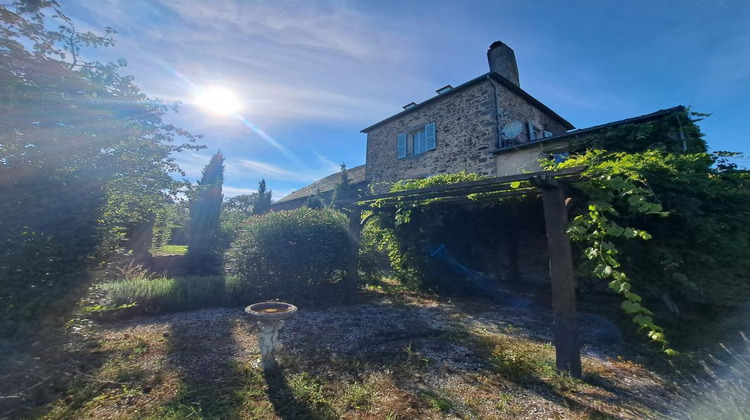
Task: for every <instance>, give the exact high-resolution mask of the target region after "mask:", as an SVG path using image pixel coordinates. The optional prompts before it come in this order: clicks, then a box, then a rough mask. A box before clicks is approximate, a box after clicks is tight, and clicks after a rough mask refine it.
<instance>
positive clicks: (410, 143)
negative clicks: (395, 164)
mask: <svg viewBox="0 0 750 420" xmlns="http://www.w3.org/2000/svg"><path fill="white" fill-rule="evenodd" d="M428 150H435V123H429V124H426V125H424V126H421V127H417V128H415V129H414V130H411V131H409V132H408V133H400V134H399V135H398V142H397V146H396V151H397V153H396V156H397V157H398V158H399V159H403V158H405V157H406V156H414V155H421V154H422V153H425V152H426V151H428Z"/></svg>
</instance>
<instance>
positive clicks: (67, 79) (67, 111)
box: [0, 0, 196, 317]
mask: <svg viewBox="0 0 750 420" xmlns="http://www.w3.org/2000/svg"><path fill="white" fill-rule="evenodd" d="M49 28H56V29H54V30H49ZM114 34H115V32H114V31H113V30H112V29H111V28H106V29H105V33H104V35H97V34H94V33H92V32H78V31H77V29H76V26H75V23H74V22H73V21H72V20H70V19H69V18H68V17H66V16H65V14H64V13H63V12H62V11H61V10H60V7H59V5H58V3H57V2H54V1H46V0H41V1H35V2H16V3H13V4H11V5H0V80H1V82H0V97H1V98H3V100H2V104H1V105H0V196H1V198H2V205H0V212H1V213H0V220H2V223H3V226H2V229H0V230H2V232H1V233H0V278H2V279H3V287H2V292H0V311H2V312H4V313H5V312H8V314H9V315H10V316H13V317H15V316H18V315H19V314H20V312H18V308H19V305H26V306H34V307H35V308H36V309H35V311H36V312H35V311H31V312H34V313H37V314H38V313H42V312H44V311H45V310H46V309H47V308H48V307H49V306H48V305H47V303H50V302H60V303H62V301H61V298H62V296H63V294H64V292H67V291H71V290H73V289H74V287H73V286H75V285H76V282H77V281H80V277H79V278H78V279H77V278H76V276H75V275H73V273H75V272H76V271H78V270H80V269H81V268H82V267H83V266H84V265H85V264H84V263H86V262H87V261H90V258H92V257H93V256H94V254H96V253H97V252H99V251H104V250H105V248H106V247H110V246H112V247H113V246H116V245H117V241H118V240H119V239H120V238H121V237H122V234H123V233H126V232H128V231H129V230H132V229H133V228H135V227H138V226H141V225H142V224H143V223H144V222H147V221H150V220H151V218H152V217H153V216H152V214H153V211H154V210H155V209H156V208H158V207H160V206H161V205H163V203H164V199H165V197H166V196H167V195H168V194H169V193H170V192H175V191H176V190H177V189H179V188H180V185H181V184H180V183H177V182H175V181H173V180H172V178H171V177H170V176H169V173H170V172H180V171H179V168H178V167H177V165H176V164H175V163H174V160H173V158H172V157H171V156H170V155H171V153H172V152H175V151H180V150H183V149H186V148H196V146H194V145H193V144H191V142H192V141H194V140H195V137H194V136H191V135H190V134H189V133H187V132H185V131H183V130H180V129H178V128H176V127H174V126H172V125H169V124H165V123H164V122H163V121H162V118H163V116H164V115H165V114H166V113H167V112H168V111H170V109H173V107H172V106H170V105H169V104H165V103H162V102H160V101H156V100H151V99H149V98H147V97H146V96H145V95H144V94H143V93H141V92H140V90H139V89H138V87H137V86H136V85H135V84H134V83H133V79H132V77H129V76H123V75H121V74H120V73H119V70H120V69H121V68H122V67H124V66H125V61H124V60H120V61H118V63H116V64H115V63H99V62H87V61H84V60H83V59H82V57H84V56H85V47H97V46H104V47H108V46H111V45H113V43H114ZM178 137H184V138H185V139H187V140H188V143H185V144H181V145H176V144H174V142H175V140H176V139H177V138H178ZM34 302H35V303H34ZM42 302H46V303H44V304H43V303H42ZM27 315H29V316H30V315H33V314H32V313H28V314H25V315H24V316H27Z"/></svg>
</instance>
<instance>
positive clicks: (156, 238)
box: [151, 202, 189, 249]
mask: <svg viewBox="0 0 750 420" xmlns="http://www.w3.org/2000/svg"><path fill="white" fill-rule="evenodd" d="M188 220H189V216H188V212H187V209H186V208H185V205H184V204H183V203H181V202H171V203H166V204H165V205H164V206H163V207H161V208H159V209H157V210H156V217H155V221H154V233H153V239H152V242H151V247H152V248H154V249H165V248H166V247H168V246H169V244H170V243H171V240H172V236H173V234H174V232H175V231H176V230H177V229H186V228H187V224H188Z"/></svg>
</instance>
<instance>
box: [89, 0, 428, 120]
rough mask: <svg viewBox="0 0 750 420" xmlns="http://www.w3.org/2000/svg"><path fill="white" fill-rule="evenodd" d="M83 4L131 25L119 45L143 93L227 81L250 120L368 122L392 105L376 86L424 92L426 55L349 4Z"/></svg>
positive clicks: (171, 93)
mask: <svg viewBox="0 0 750 420" xmlns="http://www.w3.org/2000/svg"><path fill="white" fill-rule="evenodd" d="M83 7H86V8H87V9H86V10H87V11H88V12H89V14H91V15H92V16H95V17H96V19H98V20H99V21H100V22H102V23H105V22H106V24H108V25H112V26H114V27H116V29H117V26H118V22H131V23H130V24H129V25H128V27H125V28H123V31H122V36H121V37H120V45H119V47H118V50H120V51H122V52H127V55H128V56H130V57H129V58H131V60H130V61H131V66H132V67H131V68H132V70H133V71H134V72H135V73H136V80H139V79H138V74H149V76H148V79H144V80H143V81H142V84H143V85H144V88H147V89H148V91H149V92H151V93H152V94H154V95H155V96H159V97H162V98H165V99H171V100H183V101H189V100H190V95H191V94H190V92H189V91H190V89H191V86H190V85H191V84H192V85H194V86H205V85H208V84H230V85H232V86H233V87H234V88H235V89H237V90H238V93H239V94H240V96H241V97H242V98H244V99H245V101H246V113H247V115H245V116H246V117H248V118H249V119H251V120H252V119H253V118H264V119H271V118H272V119H277V120H278V119H283V120H284V121H287V122H288V121H290V120H307V119H329V120H341V119H348V120H351V119H359V120H361V121H367V122H369V121H370V120H372V118H373V113H375V114H376V115H380V114H382V113H383V109H393V108H394V98H393V95H391V94H389V92H387V91H385V90H383V89H380V88H377V86H388V85H392V84H393V83H392V82H393V81H394V80H399V83H398V85H399V86H402V88H401V90H402V91H403V90H410V89H414V91H415V92H417V91H419V90H420V89H424V88H426V84H425V82H423V79H424V74H423V73H422V72H420V71H419V68H420V67H421V66H419V65H418V63H419V62H420V60H423V59H426V58H425V57H424V54H421V53H420V52H419V49H418V48H417V46H416V45H414V42H413V40H412V39H411V38H410V37H407V36H406V33H405V32H403V31H393V30H388V28H389V27H390V26H391V25H396V26H397V27H398V23H397V22H392V21H388V20H384V19H382V18H377V17H375V16H371V15H368V14H364V13H362V12H360V11H357V10H356V9H354V8H351V7H348V6H347V4H346V3H345V2H331V3H321V2H306V1H286V0H280V1H274V2H251V1H244V0H224V1H221V2H220V4H217V3H213V2H204V1H197V0H173V1H170V2H164V3H155V4H152V2H142V1H135V2H131V1H128V2H125V1H115V0H109V1H108V2H107V3H106V7H104V6H102V5H97V4H96V3H92V4H91V5H86V6H83ZM130 13H132V14H134V16H136V17H137V18H138V25H135V26H137V28H136V27H135V26H133V25H132V20H133V17H132V16H130V17H129V16H128V14H130ZM113 17H117V19H119V20H114V21H113ZM404 23H406V22H404ZM122 24H123V25H125V23H122ZM143 45H149V48H148V49H144V48H142V46H143ZM405 62H409V63H411V64H412V65H410V66H404V65H403V63H405ZM170 69H171V70H170ZM155 70H156V71H155ZM175 72H179V73H180V74H181V75H182V76H184V78H185V79H187V80H189V82H190V83H186V82H185V79H181V78H180V77H178V76H176V74H175ZM139 83H140V81H139ZM386 112H387V111H386Z"/></svg>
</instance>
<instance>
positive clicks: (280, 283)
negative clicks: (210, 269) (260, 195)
mask: <svg viewBox="0 0 750 420" xmlns="http://www.w3.org/2000/svg"><path fill="white" fill-rule="evenodd" d="M348 246H349V242H348V231H347V219H346V217H345V216H344V215H343V214H342V213H340V212H337V211H335V210H331V209H309V208H300V209H296V210H291V211H282V212H271V213H267V214H265V215H263V216H259V217H255V218H252V219H250V220H249V221H248V222H247V224H246V225H245V229H244V230H243V231H242V232H240V234H239V236H238V237H237V239H236V240H235V242H234V243H233V244H232V246H231V248H230V249H229V251H228V252H227V255H226V258H225V261H226V264H227V271H228V273H229V274H231V275H235V276H237V277H238V278H239V279H241V280H243V281H245V282H246V283H247V285H248V288H249V289H250V290H251V291H252V294H253V295H254V296H256V295H257V296H260V297H262V298H264V299H273V298H281V299H291V300H293V299H297V300H299V299H305V300H307V299H316V298H319V299H323V300H328V299H330V298H331V296H332V295H335V294H336V293H335V292H339V291H340V283H341V281H340V280H341V277H342V275H343V272H344V268H345V266H346V258H347V255H348V252H347V250H348ZM332 292H334V293H332Z"/></svg>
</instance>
